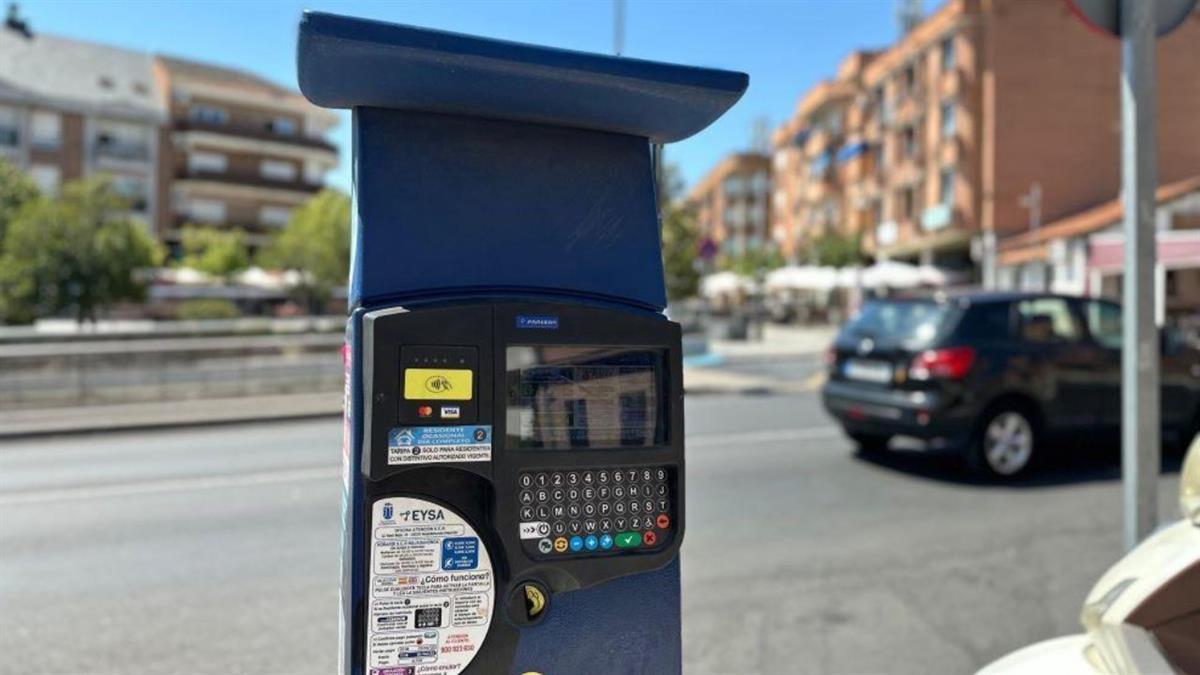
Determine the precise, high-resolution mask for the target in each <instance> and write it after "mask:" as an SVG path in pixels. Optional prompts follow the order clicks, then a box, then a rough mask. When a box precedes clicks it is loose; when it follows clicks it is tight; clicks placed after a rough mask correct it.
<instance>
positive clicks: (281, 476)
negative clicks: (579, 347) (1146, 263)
mask: <svg viewBox="0 0 1200 675" xmlns="http://www.w3.org/2000/svg"><path fill="white" fill-rule="evenodd" d="M838 435H839V432H838V430H837V427H834V426H821V427H811V428H806V429H776V430H768V431H746V432H741V433H727V434H697V435H695V436H690V437H689V438H688V439H687V446H688V447H704V446H710V445H728V444H731V443H770V442H778V441H800V440H809V439H817V438H834V437H837V436H838ZM340 475H341V468H340V467H337V466H329V467H309V468H304V469H283V470H267V471H255V472H252V473H243V474H235V475H221V476H188V477H183V478H163V479H154V480H144V481H128V482H124V483H111V484H108V485H78V486H70V487H58V488H48V489H39V490H29V491H26V492H13V493H9V494H0V507H4V506H20V505H26V504H45V503H49V502H64V501H78V500H88V499H106V498H113V497H131V496H136V495H152V494H165V493H170V492H185V491H189V490H219V489H225V488H239V487H253V486H256V485H272V484H279V483H296V482H302V481H310V480H326V479H331V478H337V477H338V476H340Z"/></svg>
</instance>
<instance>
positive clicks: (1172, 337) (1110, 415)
mask: <svg viewBox="0 0 1200 675" xmlns="http://www.w3.org/2000/svg"><path fill="white" fill-rule="evenodd" d="M1162 342H1163V348H1162V361H1161V373H1162V422H1163V438H1164V440H1166V441H1168V442H1175V443H1186V442H1187V441H1189V440H1191V438H1192V437H1193V436H1194V435H1195V434H1196V433H1197V432H1198V431H1200V352H1198V351H1197V350H1195V349H1193V348H1191V347H1189V346H1187V345H1186V344H1185V343H1184V342H1183V340H1182V339H1180V338H1179V337H1178V336H1177V335H1176V334H1174V333H1164V337H1163V341H1162ZM827 358H828V361H829V379H828V381H827V382H826V384H825V387H824V389H823V391H822V397H823V400H824V404H825V408H826V410H828V411H829V413H830V414H831V415H833V416H834V417H835V418H837V421H838V422H839V423H841V425H842V427H844V428H845V430H846V433H847V434H848V435H849V436H850V437H851V438H852V439H854V440H855V441H856V442H857V443H858V444H859V445H860V446H862V448H863V449H864V450H867V451H874V450H881V449H883V448H886V447H887V445H888V443H889V441H890V440H891V439H892V438H893V437H894V436H907V437H915V438H917V439H920V440H924V441H925V442H926V445H927V447H929V448H931V449H948V450H955V451H960V452H962V453H963V455H964V457H965V459H966V460H967V463H968V465H969V466H970V467H971V468H972V469H973V470H975V471H978V472H980V473H982V474H985V475H988V476H991V477H1005V476H1015V475H1017V474H1019V473H1021V472H1023V471H1025V470H1026V469H1028V468H1029V466H1030V465H1031V464H1032V463H1033V462H1034V460H1035V458H1037V457H1040V456H1042V455H1043V454H1045V453H1046V452H1047V451H1049V450H1050V449H1052V448H1053V447H1055V445H1056V443H1055V440H1056V439H1063V438H1068V437H1069V438H1071V439H1072V440H1077V439H1081V438H1084V437H1095V438H1098V439H1110V440H1112V439H1117V438H1119V430H1120V423H1121V307H1120V305H1117V304H1115V303H1112V302H1109V301H1106V300H1096V299H1091V298H1078V297H1069V296H1062V295H1047V294H1031V293H999V292H972V293H960V294H957V295H938V296H934V297H925V298H898V299H879V300H871V301H868V302H867V303H866V304H864V305H863V308H862V310H861V311H860V312H859V314H858V315H857V316H856V317H854V318H853V319H852V320H851V321H850V322H849V323H847V324H846V325H845V327H843V328H842V330H841V332H840V333H839V334H838V336H837V338H836V339H835V340H834V344H833V346H832V347H831V348H830V351H829V354H828V357H827Z"/></svg>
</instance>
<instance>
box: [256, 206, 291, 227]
mask: <svg viewBox="0 0 1200 675" xmlns="http://www.w3.org/2000/svg"><path fill="white" fill-rule="evenodd" d="M291 217H292V210H291V209H290V208H288V207H286V206H264V207H262V208H261V209H259V210H258V221H259V222H260V223H262V224H263V225H269V226H271V227H283V226H285V225H287V224H288V220H290V219H291Z"/></svg>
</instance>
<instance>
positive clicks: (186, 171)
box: [155, 56, 338, 249]
mask: <svg viewBox="0 0 1200 675" xmlns="http://www.w3.org/2000/svg"><path fill="white" fill-rule="evenodd" d="M155 67H156V68H155V69H156V75H157V81H158V82H159V86H160V87H161V90H162V91H163V92H164V93H165V98H164V105H165V107H166V108H167V120H168V121H167V125H166V127H165V128H164V131H163V135H164V142H163V145H164V146H165V152H164V161H163V162H162V163H161V166H160V170H161V171H162V183H163V184H164V185H168V186H169V188H168V199H164V200H163V203H162V208H161V210H160V212H159V214H158V215H159V218H158V221H159V223H161V225H160V228H161V229H160V237H161V239H162V240H163V241H164V242H166V243H167V245H168V246H170V247H172V249H177V248H178V244H179V233H180V227H181V226H183V225H184V224H188V223H193V224H199V225H210V226H218V227H227V228H235V227H236V228H239V229H242V230H244V231H245V232H246V233H247V240H248V243H249V245H250V246H251V248H257V247H259V246H261V245H263V244H265V243H266V242H267V241H268V240H269V238H270V235H271V233H272V232H273V231H276V230H278V229H279V228H281V227H283V226H284V225H286V224H287V222H288V219H289V218H290V216H291V212H292V209H294V208H295V207H296V206H298V205H300V204H302V203H303V202H305V201H306V200H307V199H309V198H310V197H311V196H312V195H313V193H315V192H317V191H318V190H320V189H321V188H322V187H323V185H324V177H325V174H326V173H328V172H329V171H330V170H331V169H333V168H334V167H336V166H337V150H336V148H335V147H334V146H333V145H332V144H331V143H330V142H329V141H328V140H326V138H325V136H326V134H327V133H328V132H329V131H330V130H331V129H332V128H333V127H334V126H335V125H336V124H337V121H338V118H337V117H336V115H334V114H333V113H331V112H330V111H327V110H323V109H321V108H317V107H315V106H313V105H312V104H310V103H308V102H307V101H306V100H305V99H304V98H303V97H302V96H301V95H300V94H299V93H298V92H295V91H292V90H290V89H286V88H283V87H280V86H278V85H276V84H274V83H272V82H270V81H268V80H265V79H263V78H260V77H258V76H255V75H253V74H250V73H247V72H244V71H240V70H234V69H231V68H224V67H219V66H214V65H210V64H205V63H197V62H194V61H188V60H184V59H180V58H174V57H166V56H163V57H158V58H157V59H156V62H155Z"/></svg>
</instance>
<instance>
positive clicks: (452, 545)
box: [442, 537, 479, 571]
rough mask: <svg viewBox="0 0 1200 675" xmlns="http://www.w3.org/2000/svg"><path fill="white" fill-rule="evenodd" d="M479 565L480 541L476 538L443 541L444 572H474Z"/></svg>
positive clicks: (450, 538)
mask: <svg viewBox="0 0 1200 675" xmlns="http://www.w3.org/2000/svg"><path fill="white" fill-rule="evenodd" d="M478 565H479V540H478V539H476V538H475V537H448V538H446V539H443V540H442V569H443V570H448V571H453V570H473V569H475V568H476V567H477V566H478Z"/></svg>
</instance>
